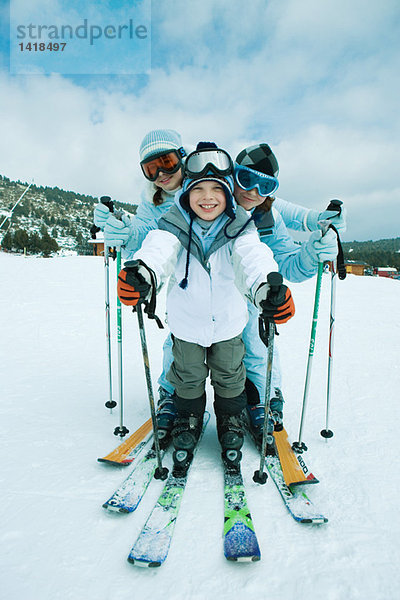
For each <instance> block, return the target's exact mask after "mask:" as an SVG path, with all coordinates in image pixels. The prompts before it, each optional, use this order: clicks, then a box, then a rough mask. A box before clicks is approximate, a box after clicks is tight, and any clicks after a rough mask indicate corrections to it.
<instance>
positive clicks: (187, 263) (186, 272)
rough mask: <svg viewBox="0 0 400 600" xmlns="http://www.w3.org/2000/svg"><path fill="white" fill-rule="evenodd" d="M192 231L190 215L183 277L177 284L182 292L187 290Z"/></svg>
mask: <svg viewBox="0 0 400 600" xmlns="http://www.w3.org/2000/svg"><path fill="white" fill-rule="evenodd" d="M192 231H193V214H192V213H191V214H190V225H189V242H188V248H187V254H186V267H185V277H184V278H183V279H182V281H181V282H180V284H179V287H181V288H182V289H183V290H185V289H186V288H187V284H188V276H189V260H190V246H191V244H192Z"/></svg>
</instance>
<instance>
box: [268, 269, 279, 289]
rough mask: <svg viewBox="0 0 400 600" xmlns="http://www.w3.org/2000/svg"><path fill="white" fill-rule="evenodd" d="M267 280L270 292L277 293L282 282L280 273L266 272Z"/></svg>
mask: <svg viewBox="0 0 400 600" xmlns="http://www.w3.org/2000/svg"><path fill="white" fill-rule="evenodd" d="M267 282H268V283H269V286H270V293H272V294H277V293H278V292H279V290H280V287H281V285H282V283H283V277H282V275H281V274H280V273H278V272H275V271H273V272H272V273H268V275H267Z"/></svg>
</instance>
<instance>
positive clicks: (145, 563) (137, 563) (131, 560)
mask: <svg viewBox="0 0 400 600" xmlns="http://www.w3.org/2000/svg"><path fill="white" fill-rule="evenodd" d="M128 562H129V563H130V564H131V565H135V567H149V568H150V569H153V568H155V567H161V563H160V562H159V561H152V562H148V561H146V560H138V559H137V558H133V556H128Z"/></svg>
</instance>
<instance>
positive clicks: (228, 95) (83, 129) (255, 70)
mask: <svg viewBox="0 0 400 600" xmlns="http://www.w3.org/2000/svg"><path fill="white" fill-rule="evenodd" d="M399 16H400V10H399V8H397V3H396V2H392V0H387V2H385V3H384V5H382V4H380V5H379V6H378V5H371V6H368V7H366V5H365V2H361V0H352V2H350V3H349V2H345V1H344V0H337V1H336V2H333V0H325V2H323V3H321V2H318V1H317V0H304V1H303V2H301V3H300V2H298V1H297V0H296V1H295V0H283V1H281V2H265V0H253V1H252V2H251V3H250V2H249V3H247V4H246V5H244V4H243V3H242V2H238V1H237V2H236V1H232V0H230V1H229V2H228V1H227V0H219V1H218V2H214V1H211V0H210V1H205V0H202V1H201V2H200V1H197V0H196V1H193V2H186V1H183V0H176V2H175V3H174V7H173V10H171V4H170V3H166V2H160V1H159V0H158V1H156V2H153V28H152V29H153V69H152V73H151V76H150V77H137V78H135V77H134V78H124V77H120V78H108V79H107V78H103V77H98V78H95V77H93V78H84V77H82V78H78V77H77V78H64V77H61V76H57V75H54V76H46V77H43V76H35V77H10V76H8V75H7V74H6V73H4V74H3V75H2V76H0V91H1V96H0V110H1V114H3V115H7V119H5V120H4V121H3V125H2V140H1V141H0V159H1V169H0V172H1V173H2V174H4V175H7V176H8V177H12V178H17V179H18V178H20V179H30V178H31V177H32V176H34V177H35V179H36V181H37V182H38V183H39V184H44V185H46V184H47V185H58V186H60V187H64V188H65V189H75V190H77V191H80V192H83V193H90V194H94V195H103V194H109V195H112V196H113V197H115V198H117V199H120V200H124V201H132V202H137V201H138V198H139V195H140V191H141V189H142V186H143V179H142V175H141V172H140V169H139V166H138V147H139V144H140V141H141V139H142V137H143V136H144V134H145V133H146V132H147V131H148V130H150V129H153V128H159V127H168V128H174V129H176V130H178V131H180V132H181V134H182V137H183V139H184V141H185V142H186V143H192V144H193V143H196V142H197V141H199V140H204V139H211V140H215V141H217V142H218V143H219V144H220V145H222V146H223V147H225V148H227V149H228V150H230V151H231V152H232V154H233V155H236V153H237V152H238V151H239V150H240V149H241V148H242V147H244V146H246V145H250V144H252V143H257V142H259V141H266V142H268V143H270V144H271V146H272V147H273V149H274V151H275V152H276V155H277V157H278V160H279V163H280V166H281V187H280V195H281V196H282V197H283V198H286V199H288V200H290V201H292V202H299V203H302V204H304V205H306V206H310V207H312V208H316V209H321V210H322V209H323V208H325V205H326V204H327V203H328V201H329V199H330V198H334V197H339V198H341V199H342V200H344V201H346V203H347V204H348V205H349V206H348V212H349V217H350V219H351V224H349V228H348V232H347V234H346V239H354V238H355V237H358V238H359V239H368V238H370V237H375V236H374V235H373V232H376V234H377V236H376V237H388V236H389V235H390V236H391V235H394V233H393V231H394V230H396V224H397V231H400V222H399V218H398V216H397V215H398V205H399V200H400V198H399V191H398V174H397V171H398V167H397V157H398V156H399V154H400V141H399V140H400V136H399V133H400V132H399V129H400V127H399V123H400V120H399V114H398V106H397V104H398V102H397V98H398V97H399V96H400V93H399V92H400V89H399V79H398V72H399V70H400V64H399V63H400V59H399V56H400V53H399V51H398V48H397V37H396V36H395V31H396V23H397V22H398V18H399ZM5 142H6V143H5ZM379 198H380V201H379V202H378V199H379ZM375 204H377V205H378V207H381V208H382V209H383V210H382V213H379V219H377V218H375V215H374V216H373V215H372V212H373V211H372V207H373V206H374V205H375ZM365 206H367V207H368V211H366V210H365ZM382 214H384V215H385V217H386V218H383V217H381V215H382ZM360 215H362V217H361V216H360ZM368 217H370V219H369V218H368ZM388 232H390V234H389V233H388Z"/></svg>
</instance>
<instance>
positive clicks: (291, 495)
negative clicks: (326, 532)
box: [265, 456, 328, 524]
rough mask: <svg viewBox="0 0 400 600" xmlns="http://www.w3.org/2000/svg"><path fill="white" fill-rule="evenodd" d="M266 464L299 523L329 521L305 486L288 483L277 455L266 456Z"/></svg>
mask: <svg viewBox="0 0 400 600" xmlns="http://www.w3.org/2000/svg"><path fill="white" fill-rule="evenodd" d="M265 465H266V467H267V469H268V472H269V474H270V475H271V478H272V479H273V481H274V483H275V485H276V487H277V488H278V491H279V493H280V495H281V497H282V500H283V501H284V503H285V504H286V507H287V509H288V510H289V512H290V514H291V515H292V517H293V519H294V520H295V521H297V522H298V523H314V524H322V523H327V522H328V519H327V518H326V517H325V516H324V515H322V514H321V513H319V512H318V510H317V509H316V507H315V506H314V504H313V503H312V502H311V500H310V499H309V497H308V496H307V494H306V493H305V492H304V490H303V486H295V487H294V488H293V489H291V488H289V486H287V485H286V483H285V479H284V476H283V471H282V467H281V463H280V460H279V458H278V457H277V456H266V457H265Z"/></svg>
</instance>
